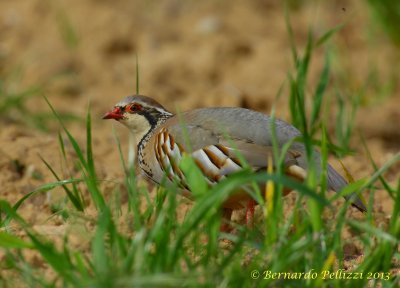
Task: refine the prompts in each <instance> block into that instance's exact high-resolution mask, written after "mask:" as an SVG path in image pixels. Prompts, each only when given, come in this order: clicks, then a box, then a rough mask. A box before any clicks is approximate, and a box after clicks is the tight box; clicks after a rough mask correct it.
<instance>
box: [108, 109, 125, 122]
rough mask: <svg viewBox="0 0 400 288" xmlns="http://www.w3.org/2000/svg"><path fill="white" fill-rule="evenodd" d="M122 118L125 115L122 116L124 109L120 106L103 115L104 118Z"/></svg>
mask: <svg viewBox="0 0 400 288" xmlns="http://www.w3.org/2000/svg"><path fill="white" fill-rule="evenodd" d="M122 118H124V116H122V110H121V108H120V107H115V108H114V109H113V110H112V111H110V112H107V113H106V115H104V116H103V119H115V120H119V119H122Z"/></svg>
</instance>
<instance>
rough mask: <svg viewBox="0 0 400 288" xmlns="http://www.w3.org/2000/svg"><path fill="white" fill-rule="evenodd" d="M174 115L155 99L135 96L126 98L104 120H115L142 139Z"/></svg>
mask: <svg viewBox="0 0 400 288" xmlns="http://www.w3.org/2000/svg"><path fill="white" fill-rule="evenodd" d="M172 115H173V114H172V113H170V112H168V111H167V110H166V109H165V108H164V107H163V106H162V105H161V104H160V103H158V102H157V101H155V100H154V99H152V98H150V97H147V96H142V95H134V96H128V97H126V98H124V99H123V100H122V101H120V102H118V103H117V104H116V105H115V106H114V108H113V109H112V110H111V111H109V112H107V113H106V114H105V115H104V116H103V119H114V120H117V121H118V122H121V123H122V124H124V125H125V126H126V127H128V128H129V129H130V130H131V131H132V132H133V134H135V135H137V136H138V137H139V139H141V138H142V137H143V136H144V135H146V134H147V133H148V132H149V131H150V130H152V129H154V128H155V127H157V126H158V125H159V124H161V123H162V122H164V121H165V120H166V119H168V118H169V117H171V116H172Z"/></svg>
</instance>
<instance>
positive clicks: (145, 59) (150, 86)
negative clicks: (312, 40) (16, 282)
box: [0, 0, 400, 245]
mask: <svg viewBox="0 0 400 288" xmlns="http://www.w3.org/2000/svg"><path fill="white" fill-rule="evenodd" d="M325 2H328V1H324V4H322V3H321V1H319V2H317V1H315V2H314V1H310V2H307V3H306V4H304V5H303V7H302V8H299V9H294V10H293V11H291V17H292V22H293V27H294V33H295V35H296V42H297V45H298V47H305V43H306V39H307V33H308V29H309V27H310V26H312V27H313V33H314V34H315V35H316V36H321V35H322V34H323V33H324V32H325V31H327V29H329V28H332V27H334V26H335V25H338V24H341V23H346V26H345V27H344V28H343V29H342V30H341V31H340V32H339V33H338V34H337V35H336V36H335V38H334V41H333V43H334V44H335V46H334V47H335V49H334V51H335V54H337V55H339V56H340V57H338V58H334V59H335V63H333V69H334V72H333V73H334V74H333V75H334V80H335V81H336V83H337V84H338V87H340V88H342V91H344V92H345V93H346V94H345V95H349V96H350V95H353V94H355V93H358V92H359V91H360V90H361V89H363V88H364V87H365V83H368V81H370V80H368V79H369V78H368V76H369V74H370V73H371V69H372V68H371V67H373V69H375V72H376V75H375V80H376V81H377V83H378V84H377V85H378V86H379V85H381V86H384V85H386V84H387V83H388V79H390V77H391V76H392V75H393V71H394V69H395V68H394V67H398V65H395V64H394V63H395V62H394V61H397V63H398V56H399V54H398V51H397V52H396V50H395V48H394V47H393V46H392V45H391V44H390V41H389V40H388V39H387V38H385V36H384V33H383V32H382V31H381V30H379V29H380V26H379V25H378V24H377V23H375V22H373V21H372V20H371V17H370V14H369V11H368V9H367V7H365V6H363V5H361V4H360V3H358V1H335V2H336V4H327V3H325ZM276 3H279V2H276V1H266V0H258V1H251V4H250V2H244V1H217V2H214V1H201V2H200V1H183V2H180V1H173V0H168V1H162V2H160V3H156V2H152V1H143V2H140V1H106V0H103V1H77V0H70V1H66V0H60V1H42V0H31V1H25V0H14V1H1V2H0V75H1V78H2V86H3V89H5V91H6V92H7V93H9V94H13V93H19V92H22V91H24V90H26V89H27V88H28V87H31V86H32V85H35V84H37V83H44V82H46V83H47V85H46V87H45V94H46V96H47V97H48V99H49V100H50V102H51V103H52V104H53V105H54V107H55V109H56V110H57V111H63V112H72V113H75V114H76V115H79V116H80V117H82V118H84V115H85V113H86V110H87V107H88V103H89V102H90V104H91V111H92V116H93V134H94V135H93V143H94V153H95V159H96V164H97V168H98V172H99V177H100V179H108V180H114V181H120V179H121V178H122V174H123V173H122V170H121V168H120V162H119V157H118V152H117V149H116V145H115V143H114V140H113V136H112V132H111V131H112V129H111V123H110V122H104V121H102V120H101V116H102V114H103V113H104V112H105V111H107V110H108V109H109V108H111V107H112V105H113V104H114V103H116V102H117V101H118V100H119V99H120V98H122V97H124V96H126V95H129V94H132V93H133V92H134V91H135V77H136V76H135V69H136V68H135V65H136V60H135V54H136V53H137V54H138V56H139V62H140V91H141V93H142V94H145V95H151V96H153V97H155V98H156V99H157V100H159V102H161V103H163V104H164V105H165V106H166V107H168V108H169V109H171V110H175V108H176V107H179V109H180V110H186V109H192V108H195V107H204V106H222V105H223V106H245V107H248V108H252V109H255V110H259V111H262V112H265V113H268V112H270V109H271V107H272V105H273V103H274V99H275V96H276V94H277V91H278V90H279V88H280V87H281V85H282V84H283V83H285V80H286V78H287V71H292V70H293V69H292V68H293V66H292V63H291V53H290V46H289V40H288V34H287V32H286V28H285V19H284V10H283V8H282V6H281V5H280V4H279V5H278V4H276ZM316 3H318V4H316ZM332 3H333V2H332ZM66 23H70V25H72V27H73V29H74V31H75V33H76V34H77V35H78V44H77V45H76V46H75V47H70V46H69V45H68V41H66V40H65V37H64V36H63V35H65V31H66V30H67V29H66V28H65V27H67V26H68V25H67V24H66ZM371 29H375V30H373V31H372V32H370V30H371ZM374 31H375V32H374ZM377 31H378V32H377ZM63 33H64V34H63ZM372 37H373V39H372ZM323 53H324V50H323V49H322V48H319V49H318V50H317V51H316V54H315V58H314V60H313V62H312V67H311V68H312V69H311V70H312V73H311V76H310V81H311V83H315V82H316V79H318V78H317V77H318V75H319V73H320V71H321V69H322V62H323V55H324V54H323ZM396 53H397V54H396ZM55 76H57V77H55ZM310 87H315V85H310ZM311 91H312V90H311V89H310V92H311ZM379 91H380V90H379V89H378V88H376V87H374V86H373V85H369V86H367V88H366V90H365V99H364V100H365V101H364V102H363V105H362V107H361V109H360V111H359V113H358V114H357V121H356V129H355V133H354V134H355V135H354V137H353V142H352V145H353V147H354V148H355V150H356V153H355V154H354V155H351V156H347V157H345V158H344V159H343V162H344V164H345V165H346V167H347V169H348V170H349V171H351V173H352V174H353V176H354V177H355V178H356V179H358V178H362V177H366V176H368V175H371V173H372V172H373V169H372V166H371V165H370V162H369V160H368V158H367V156H366V153H365V151H364V150H363V148H362V145H361V140H360V137H359V136H358V133H356V132H358V131H361V132H362V133H363V135H364V136H365V138H366V141H367V144H368V146H369V149H370V151H371V153H372V156H373V158H374V160H375V161H376V163H377V165H378V166H381V165H383V164H384V163H385V162H386V161H388V160H389V159H390V158H391V157H393V155H394V154H395V153H397V152H399V150H400V126H399V123H400V112H399V111H400V110H399V107H400V106H399V105H400V90H399V87H394V88H393V90H390V91H389V93H387V95H386V96H379V95H377V94H378V92H379ZM282 95H283V96H282V97H281V99H280V100H279V102H278V104H277V114H278V116H279V117H280V118H283V119H286V120H290V119H289V111H288V105H287V102H288V97H287V95H288V89H287V85H286V86H285V89H284V90H283V94H282ZM0 97H4V94H2V95H0ZM26 107H27V109H28V111H29V112H34V113H39V112H41V111H43V112H46V113H47V112H49V108H48V106H47V104H46V103H45V101H44V100H43V99H42V98H41V97H36V98H32V99H29V100H27V105H26ZM334 111H335V110H334V109H333V110H332V113H334ZM23 117H24V116H23V115H21V113H18V111H16V110H10V111H8V112H7V113H5V114H4V115H0V124H1V128H0V144H1V146H0V197H1V198H2V199H6V200H7V201H9V202H11V203H15V202H16V201H17V200H18V199H20V198H21V197H22V196H23V195H25V194H26V193H27V192H30V191H32V190H33V189H35V188H36V187H38V186H40V185H42V184H44V183H48V182H51V181H54V180H55V179H54V177H53V176H52V175H51V173H50V171H49V170H48V169H47V168H46V166H45V165H44V164H43V162H42V161H41V160H40V157H39V155H41V156H42V157H43V158H44V159H46V160H47V161H48V162H49V163H50V165H52V167H53V169H54V170H56V171H57V172H58V173H60V175H67V173H66V166H65V163H63V161H62V160H61V159H62V157H61V153H60V148H59V144H58V140H57V133H56V132H57V129H59V128H57V127H59V125H58V124H57V123H53V125H51V126H52V129H51V130H50V132H49V133H43V132H40V131H39V130H37V129H33V128H32V126H31V125H28V124H27V123H26V122H24V121H23ZM24 123H25V124H24ZM66 126H67V127H68V129H69V130H70V131H71V133H72V134H73V135H74V136H75V137H76V138H77V139H78V140H79V141H80V143H82V144H84V143H85V142H84V141H85V124H84V122H83V121H79V122H67V124H66ZM115 128H116V130H117V132H118V134H119V136H120V138H121V142H122V143H123V149H124V151H127V142H128V137H127V135H128V133H127V131H126V130H125V129H124V128H122V127H120V126H118V125H115ZM333 130H334V121H332V125H331V126H330V127H329V131H330V132H333ZM66 145H67V152H68V154H69V155H70V157H72V158H73V157H74V156H73V155H74V154H73V152H72V148H71V147H70V146H69V144H68V142H67V141H66ZM331 162H332V164H333V165H334V166H335V167H336V168H338V169H339V171H342V170H340V165H339V163H338V162H337V161H336V160H334V159H333V158H332V161H331ZM399 175H400V164H397V165H396V166H395V167H393V168H392V169H390V171H389V172H388V173H387V174H386V177H387V179H388V180H389V181H390V183H392V184H394V183H397V181H398V180H399ZM114 185H115V184H113V183H109V182H105V183H104V191H105V193H107V191H111V190H112V188H113V186H114ZM55 190H56V191H53V192H51V193H47V194H39V195H36V196H35V197H32V198H31V199H29V200H28V201H27V202H26V203H25V204H24V205H23V207H22V209H20V210H19V212H20V213H21V214H22V216H24V217H25V219H27V221H29V222H30V223H32V225H35V227H37V228H38V230H40V231H41V232H44V233H45V234H48V235H52V236H51V238H55V239H58V240H59V241H61V238H62V237H57V235H59V236H62V235H64V234H65V233H67V232H66V231H71V230H74V229H72V228H74V227H75V228H76V227H80V228H76V230H75V231H77V230H79V231H80V230H82V229H83V228H82V225H81V224H76V223H75V224H74V223H71V224H70V225H68V227H64V226H66V225H65V224H63V222H62V221H60V219H59V218H57V217H59V216H55V217H52V210H51V206H52V205H53V204H55V203H58V202H59V201H60V197H61V196H62V195H63V194H62V191H61V190H60V189H55ZM392 208H393V202H392V201H391V199H390V198H389V197H388V195H387V193H384V192H383V190H379V191H378V192H377V193H376V194H375V199H374V212H375V213H376V217H377V221H378V223H379V225H385V224H386V223H387V221H388V219H387V215H388V214H389V213H390V211H391V210H392ZM89 211H90V210H89ZM93 213H94V212H93ZM89 214H90V212H89ZM60 226H62V227H60ZM71 227H72V228H71ZM76 234H79V233H76ZM55 241H56V240H55ZM76 245H82V243H80V242H79V240H77V241H76Z"/></svg>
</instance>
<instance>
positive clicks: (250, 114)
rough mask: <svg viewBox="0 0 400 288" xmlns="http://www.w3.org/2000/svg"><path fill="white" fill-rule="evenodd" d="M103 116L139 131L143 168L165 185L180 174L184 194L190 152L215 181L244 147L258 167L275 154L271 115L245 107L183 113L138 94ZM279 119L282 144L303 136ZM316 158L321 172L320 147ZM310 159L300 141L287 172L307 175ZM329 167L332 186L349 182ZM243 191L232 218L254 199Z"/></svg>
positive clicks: (234, 166)
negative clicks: (182, 162)
mask: <svg viewBox="0 0 400 288" xmlns="http://www.w3.org/2000/svg"><path fill="white" fill-rule="evenodd" d="M103 119H115V120H117V121H119V122H121V123H122V124H124V125H125V126H127V127H128V128H129V129H130V130H131V131H132V133H133V134H134V135H136V138H137V139H138V144H137V154H138V155H137V159H138V162H139V165H140V168H141V169H142V170H143V171H144V173H145V174H146V175H147V176H148V177H149V178H150V179H151V180H153V181H154V182H156V183H157V184H159V183H161V181H162V180H163V179H164V178H165V176H167V177H168V178H169V179H177V180H178V181H180V186H181V187H182V189H183V190H184V192H185V193H184V195H185V194H186V195H188V193H190V191H188V189H189V188H188V187H187V185H186V184H185V179H184V178H185V176H184V175H183V173H182V171H181V170H180V168H179V160H180V159H181V157H182V154H183V153H184V152H189V151H192V152H191V156H192V157H193V159H194V161H195V163H196V164H197V166H198V167H199V168H200V170H201V171H202V173H203V174H204V177H205V179H206V180H207V182H208V183H209V184H214V183H217V182H218V181H219V180H221V179H223V178H225V177H227V176H229V175H230V174H232V173H234V172H236V171H238V170H240V169H242V166H241V161H239V159H238V157H237V155H238V152H239V153H240V155H241V156H242V157H243V158H244V159H245V160H246V162H247V163H248V164H249V165H250V166H251V167H252V169H254V170H255V171H258V170H265V169H266V167H267V158H268V157H270V155H271V149H272V139H271V133H270V126H271V125H270V124H271V123H270V121H271V118H270V117H269V116H267V115H264V114H262V113H259V112H255V111H252V110H248V109H244V108H226V107H224V108H223V107H221V108H203V109H195V110H192V111H188V112H184V113H182V114H181V115H179V117H178V116H176V115H174V114H172V113H171V112H168V111H167V110H166V109H165V108H164V107H163V106H162V105H160V104H159V103H158V102H157V101H155V100H154V99H152V98H150V97H146V96H141V95H135V96H128V97H126V98H125V99H123V100H122V101H121V102H119V103H117V104H116V105H115V106H114V108H113V110H112V111H110V112H108V113H107V114H106V115H105V116H104V117H103ZM274 121H275V127H276V134H277V141H278V145H280V146H282V145H284V144H285V143H286V142H288V141H289V140H291V139H292V138H295V137H298V136H300V135H301V133H300V131H298V130H297V129H296V128H294V127H293V126H291V125H289V124H287V123H286V122H284V121H282V120H278V119H275V120H274ZM182 125H184V128H183V126H182ZM185 137H188V138H189V139H188V140H189V143H190V146H191V147H190V149H189V147H187V146H186V145H185V144H186V142H187V141H185V140H187V138H185ZM314 159H315V165H316V167H317V171H318V170H320V168H319V167H320V154H319V153H318V151H314ZM306 162H307V161H306V155H305V148H304V145H303V144H301V143H297V142H294V143H293V144H292V145H291V147H290V150H289V152H288V153H287V155H286V159H285V171H286V174H288V175H289V176H292V177H294V178H297V179H299V180H303V179H304V178H305V177H306V171H307V163H306ZM318 172H319V171H318ZM327 172H328V188H329V189H331V190H334V191H336V192H338V191H340V190H341V189H342V188H343V187H344V186H345V185H347V182H346V181H345V180H344V179H343V177H342V176H341V175H340V174H339V173H338V172H336V171H335V170H334V169H333V168H332V166H330V165H328V171H327ZM239 194H241V195H238V194H235V195H233V196H232V197H231V198H230V199H228V200H227V201H226V202H225V204H224V207H223V208H224V216H225V217H227V218H229V219H230V215H231V213H232V210H234V209H241V208H245V207H246V206H247V205H248V203H254V202H253V199H252V198H251V196H250V195H249V194H247V193H245V192H241V193H239ZM189 195H190V194H189ZM346 199H348V200H349V201H351V202H352V205H353V206H355V207H356V208H358V210H360V211H363V212H364V211H366V207H365V206H364V204H363V202H362V201H361V200H360V199H359V198H358V197H357V195H348V196H346ZM248 207H251V205H250V206H248ZM229 219H228V220H229Z"/></svg>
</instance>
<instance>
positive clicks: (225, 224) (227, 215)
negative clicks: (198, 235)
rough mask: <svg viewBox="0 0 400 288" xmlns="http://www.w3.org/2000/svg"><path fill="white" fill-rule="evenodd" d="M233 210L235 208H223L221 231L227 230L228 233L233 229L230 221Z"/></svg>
mask: <svg viewBox="0 0 400 288" xmlns="http://www.w3.org/2000/svg"><path fill="white" fill-rule="evenodd" d="M232 212H233V210H232V209H229V208H223V209H222V223H221V227H220V228H219V231H221V232H226V233H229V232H231V231H232V227H231V225H230V224H229V222H230V221H231V216H232Z"/></svg>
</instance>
